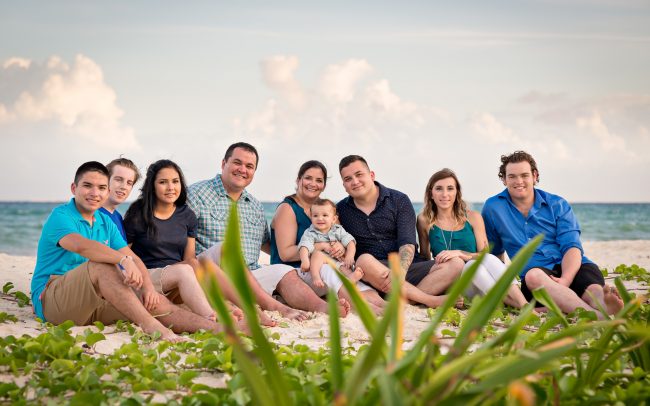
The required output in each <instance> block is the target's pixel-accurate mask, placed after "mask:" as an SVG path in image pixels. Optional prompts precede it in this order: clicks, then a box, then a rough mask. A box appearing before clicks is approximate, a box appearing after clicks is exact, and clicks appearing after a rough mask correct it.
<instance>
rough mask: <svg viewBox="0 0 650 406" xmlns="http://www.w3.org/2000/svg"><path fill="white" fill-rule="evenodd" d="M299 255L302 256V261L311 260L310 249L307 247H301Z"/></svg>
mask: <svg viewBox="0 0 650 406" xmlns="http://www.w3.org/2000/svg"><path fill="white" fill-rule="evenodd" d="M298 252H299V254H300V255H299V256H300V262H307V261H309V250H308V249H307V248H306V247H300V250H299V251H298Z"/></svg>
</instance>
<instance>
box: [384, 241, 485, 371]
mask: <svg viewBox="0 0 650 406" xmlns="http://www.w3.org/2000/svg"><path fill="white" fill-rule="evenodd" d="M485 254H486V252H482V253H481V254H480V255H479V256H478V258H477V259H476V262H474V263H473V264H472V265H470V267H469V268H468V269H467V270H465V271H464V272H463V273H462V274H461V275H460V278H458V279H457V280H456V282H454V284H453V285H451V288H449V289H448V290H447V299H445V301H444V302H443V303H442V305H441V306H440V307H438V308H436V310H435V312H434V314H433V317H432V318H431V321H430V322H429V325H428V326H427V328H426V329H425V330H423V331H422V333H420V337H419V338H418V339H417V341H416V342H415V344H414V345H413V348H411V350H410V351H409V352H408V353H407V354H405V355H404V357H402V358H401V359H400V360H399V362H398V363H397V364H396V365H395V367H394V368H393V373H394V374H395V375H399V376H401V375H402V374H404V373H405V372H407V371H410V365H412V364H413V363H415V362H417V359H418V357H419V356H420V354H421V353H422V351H423V350H424V349H425V348H426V347H427V346H428V345H432V340H433V337H434V334H435V332H436V329H437V328H438V325H440V323H441V322H442V320H443V318H444V316H445V314H446V313H447V311H449V309H451V308H452V307H453V306H454V305H455V304H456V300H457V299H458V297H459V296H460V295H461V294H462V292H464V291H465V289H466V288H467V287H468V286H469V285H470V283H471V282H472V279H473V278H474V275H475V274H476V271H477V270H478V267H479V265H480V263H481V261H482V260H483V257H484V256H485Z"/></svg>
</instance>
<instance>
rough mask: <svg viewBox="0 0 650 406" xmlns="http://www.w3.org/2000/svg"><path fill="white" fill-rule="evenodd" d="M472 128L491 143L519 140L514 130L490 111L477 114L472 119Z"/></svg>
mask: <svg viewBox="0 0 650 406" xmlns="http://www.w3.org/2000/svg"><path fill="white" fill-rule="evenodd" d="M470 128H472V130H474V132H475V133H476V134H478V135H479V136H480V137H481V139H482V140H483V141H485V142H487V143H489V144H504V143H516V142H519V139H518V138H517V137H516V136H515V135H514V134H513V132H512V130H511V129H510V128H508V127H507V126H505V125H504V124H502V123H501V122H500V121H499V120H497V119H496V117H494V116H493V115H492V114H490V113H480V114H475V115H474V116H473V117H472V118H471V120H470Z"/></svg>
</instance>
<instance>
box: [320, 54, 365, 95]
mask: <svg viewBox="0 0 650 406" xmlns="http://www.w3.org/2000/svg"><path fill="white" fill-rule="evenodd" d="M370 71H372V67H371V66H370V64H369V63H368V62H367V61H366V60H364V59H349V60H347V61H345V62H343V63H341V64H332V65H329V66H328V67H327V68H325V72H324V73H323V75H322V77H321V80H320V86H319V88H320V91H321V93H322V94H323V95H324V96H325V98H326V99H327V100H329V101H330V102H335V103H348V102H350V101H352V99H353V98H354V95H355V92H356V90H357V83H358V82H359V80H361V79H362V78H363V77H364V76H366V75H367V74H368V73H370Z"/></svg>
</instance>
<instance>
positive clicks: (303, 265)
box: [300, 259, 311, 272]
mask: <svg viewBox="0 0 650 406" xmlns="http://www.w3.org/2000/svg"><path fill="white" fill-rule="evenodd" d="M310 266H311V263H310V261H309V260H308V259H307V260H305V261H301V262H300V270H301V271H303V272H309V267H310Z"/></svg>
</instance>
